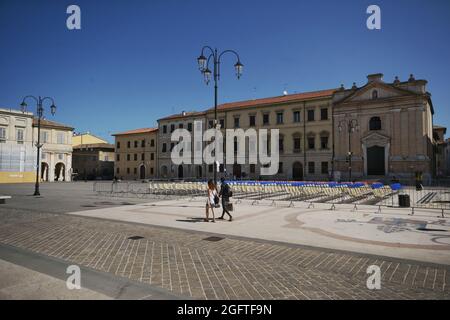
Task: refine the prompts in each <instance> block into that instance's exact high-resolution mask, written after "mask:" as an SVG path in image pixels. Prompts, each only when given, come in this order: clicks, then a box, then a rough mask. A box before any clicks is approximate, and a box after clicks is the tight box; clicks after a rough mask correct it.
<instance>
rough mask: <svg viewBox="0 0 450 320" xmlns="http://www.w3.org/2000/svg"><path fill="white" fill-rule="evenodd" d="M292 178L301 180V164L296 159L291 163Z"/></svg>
mask: <svg viewBox="0 0 450 320" xmlns="http://www.w3.org/2000/svg"><path fill="white" fill-rule="evenodd" d="M292 180H296V181H301V180H303V165H302V164H301V163H300V162H298V161H296V162H294V164H293V165H292Z"/></svg>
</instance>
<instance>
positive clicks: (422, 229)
mask: <svg viewBox="0 0 450 320" xmlns="http://www.w3.org/2000/svg"><path fill="white" fill-rule="evenodd" d="M417 230H419V231H435V232H436V231H439V232H447V230H443V229H428V228H417Z"/></svg>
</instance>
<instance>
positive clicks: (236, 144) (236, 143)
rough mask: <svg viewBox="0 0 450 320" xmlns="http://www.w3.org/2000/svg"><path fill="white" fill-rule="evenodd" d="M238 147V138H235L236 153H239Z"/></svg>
mask: <svg viewBox="0 0 450 320" xmlns="http://www.w3.org/2000/svg"><path fill="white" fill-rule="evenodd" d="M238 148H239V146H238V142H237V138H235V139H234V153H237V151H238Z"/></svg>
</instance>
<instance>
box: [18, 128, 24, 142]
mask: <svg viewBox="0 0 450 320" xmlns="http://www.w3.org/2000/svg"><path fill="white" fill-rule="evenodd" d="M16 139H17V142H18V143H23V129H22V128H18V129H17V131H16Z"/></svg>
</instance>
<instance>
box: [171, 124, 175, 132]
mask: <svg viewBox="0 0 450 320" xmlns="http://www.w3.org/2000/svg"><path fill="white" fill-rule="evenodd" d="M174 131H175V125H174V124H171V125H170V133H172V132H174Z"/></svg>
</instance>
